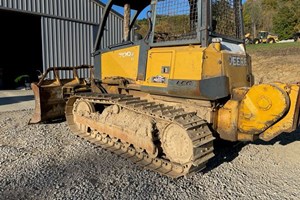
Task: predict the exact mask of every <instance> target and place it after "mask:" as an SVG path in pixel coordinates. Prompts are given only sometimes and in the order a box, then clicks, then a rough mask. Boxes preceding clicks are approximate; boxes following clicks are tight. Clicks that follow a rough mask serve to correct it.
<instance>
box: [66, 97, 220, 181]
mask: <svg viewBox="0 0 300 200" xmlns="http://www.w3.org/2000/svg"><path fill="white" fill-rule="evenodd" d="M79 99H80V100H85V101H88V102H91V103H93V104H106V105H107V104H109V105H118V106H120V107H123V108H125V109H128V110H131V111H133V112H136V113H138V114H141V115H147V116H151V117H152V118H154V119H157V120H164V121H167V122H169V123H175V124H177V125H179V126H180V127H181V128H183V129H184V130H185V131H186V134H188V136H189V138H190V140H191V141H192V144H193V153H194V156H193V159H192V160H191V162H189V163H186V164H178V163H174V162H171V161H170V160H168V159H166V158H164V157H154V158H153V156H150V155H148V154H147V153H146V152H145V151H144V152H143V151H142V152H141V151H138V150H137V149H135V148H134V147H133V146H132V145H130V144H128V143H124V142H121V141H120V140H116V139H115V138H111V137H110V136H109V133H100V132H97V131H90V132H85V131H82V130H80V129H79V128H78V126H77V125H76V122H75V121H74V112H73V109H74V108H73V104H74V103H75V102H76V100H79ZM66 119H67V122H68V124H69V127H70V129H71V131H72V132H73V133H74V134H76V135H77V136H79V137H81V138H82V139H84V140H87V141H89V142H90V143H92V144H94V145H96V146H97V147H98V146H100V147H102V148H104V149H107V150H109V151H111V152H113V153H115V154H117V155H120V156H122V157H124V158H128V159H130V160H131V161H132V162H134V163H136V164H138V165H140V166H142V167H144V168H147V169H150V170H153V171H155V172H158V173H160V174H162V175H166V176H169V177H172V178H177V177H180V176H186V175H189V174H191V173H193V172H197V171H200V170H202V169H204V168H205V166H206V163H207V161H208V160H209V159H211V158H212V157H214V153H213V150H214V148H213V140H214V139H215V138H214V137H213V135H212V133H211V131H210V130H209V129H208V126H207V123H206V122H205V121H204V120H202V119H201V118H200V117H198V116H197V115H196V113H195V112H191V113H187V112H184V110H183V109H175V108H174V107H172V106H166V105H162V104H157V103H155V102H149V101H147V100H142V99H140V98H139V97H133V96H132V95H119V94H98V93H85V94H80V95H79V94H77V95H75V96H73V97H71V98H70V99H69V100H68V102H67V105H66ZM178 148H180V147H178Z"/></svg>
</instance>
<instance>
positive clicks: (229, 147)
mask: <svg viewBox="0 0 300 200" xmlns="http://www.w3.org/2000/svg"><path fill="white" fill-rule="evenodd" d="M296 141H300V128H298V129H297V130H296V131H294V132H292V133H282V134H280V135H279V136H278V137H276V138H274V139H273V140H271V141H269V142H266V141H263V140H257V141H255V142H253V144H254V145H266V146H267V145H274V144H275V143H279V144H281V145H288V144H290V143H293V142H296ZM247 144H250V142H228V141H224V140H216V141H215V143H214V146H215V151H214V153H215V157H214V158H212V159H211V160H210V161H209V162H208V163H207V167H206V168H205V170H204V171H202V172H203V173H207V172H209V171H210V170H213V169H215V168H217V167H218V166H220V165H221V164H223V163H225V162H231V161H233V160H234V159H235V158H236V157H238V155H239V152H240V151H241V150H242V149H243V148H244V147H245V146H246V145H247Z"/></svg>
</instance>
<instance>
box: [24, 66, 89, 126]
mask: <svg viewBox="0 0 300 200" xmlns="http://www.w3.org/2000/svg"><path fill="white" fill-rule="evenodd" d="M78 70H81V71H83V70H88V71H89V72H90V74H91V70H92V67H91V66H79V67H53V68H49V69H47V71H46V72H45V73H44V74H43V75H42V77H41V78H40V80H39V82H38V83H32V84H31V88H32V90H33V94H34V99H35V110H34V114H33V116H32V118H31V119H30V121H29V124H35V123H39V122H44V121H50V120H54V119H59V118H64V116H65V105H66V101H67V100H68V98H69V97H70V95H73V94H75V93H79V92H89V91H91V87H90V81H87V80H86V79H85V78H80V77H79V76H78ZM60 71H64V73H65V74H68V75H69V77H70V78H67V79H61V78H60V77H59V74H60V73H59V72H60ZM67 71H68V72H67ZM66 72H67V73H66ZM49 74H53V75H54V79H47V77H48V75H49Z"/></svg>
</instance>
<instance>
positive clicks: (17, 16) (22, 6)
mask: <svg viewBox="0 0 300 200" xmlns="http://www.w3.org/2000/svg"><path fill="white" fill-rule="evenodd" d="M103 10H104V4H102V3H101V2H99V1H98V0H0V25H1V31H0V42H1V54H0V56H1V59H0V88H13V86H14V85H15V83H14V81H13V80H14V79H15V78H16V77H18V76H20V75H23V74H26V75H29V76H30V78H31V80H30V81H35V80H36V79H37V70H39V71H45V69H47V68H49V67H53V66H57V67H58V66H78V65H82V64H85V65H93V58H92V57H91V53H92V50H93V45H94V39H95V37H96V33H97V30H98V27H99V21H100V18H101V16H102V12H103ZM122 21H123V18H122V16H121V15H120V14H118V13H117V12H112V13H111V14H110V17H109V21H108V26H107V28H108V29H110V30H107V32H106V34H105V39H104V41H103V44H101V46H102V48H103V47H106V46H108V45H111V44H115V43H118V42H121V38H122ZM112 32H113V33H114V34H111V33H112ZM86 73H87V72H83V71H82V72H81V76H84V77H85V76H87V75H88V74H86ZM61 76H65V77H68V74H62V75H61Z"/></svg>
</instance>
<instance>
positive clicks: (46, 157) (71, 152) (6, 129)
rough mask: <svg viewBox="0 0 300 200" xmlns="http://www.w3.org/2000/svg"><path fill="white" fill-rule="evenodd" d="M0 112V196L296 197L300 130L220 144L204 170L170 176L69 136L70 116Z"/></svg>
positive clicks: (109, 197) (140, 197)
mask: <svg viewBox="0 0 300 200" xmlns="http://www.w3.org/2000/svg"><path fill="white" fill-rule="evenodd" d="M32 112H33V110H32V109H29V110H20V111H10V112H0V199H299V196H300V190H299V188H300V181H299V180H300V179H299V174H300V167H299V166H300V157H299V155H300V130H297V131H295V132H294V133H291V134H284V135H281V136H280V137H278V138H276V139H275V140H273V141H271V142H269V143H265V142H261V141H258V142H255V143H252V144H239V145H234V144H224V143H220V144H217V147H218V148H217V149H216V151H217V153H218V156H216V157H215V158H214V159H212V160H211V161H210V162H209V163H208V167H207V169H206V170H205V171H204V172H200V173H197V174H195V175H193V176H191V177H188V178H179V179H177V180H173V179H170V178H167V177H162V176H160V175H159V174H157V173H154V172H151V171H148V170H142V169H141V168H139V167H138V166H135V165H133V164H132V163H131V162H130V161H127V160H125V159H123V158H121V157H119V156H117V155H114V154H112V153H110V152H108V151H105V150H102V149H99V148H97V149H96V148H94V147H93V146H92V145H91V144H89V143H87V142H85V141H82V140H80V139H79V138H77V137H75V136H74V135H72V133H71V132H70V131H69V129H68V127H67V124H66V123H65V122H59V123H53V124H39V125H27V122H28V120H29V118H30V116H31V114H32Z"/></svg>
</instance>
